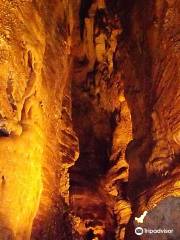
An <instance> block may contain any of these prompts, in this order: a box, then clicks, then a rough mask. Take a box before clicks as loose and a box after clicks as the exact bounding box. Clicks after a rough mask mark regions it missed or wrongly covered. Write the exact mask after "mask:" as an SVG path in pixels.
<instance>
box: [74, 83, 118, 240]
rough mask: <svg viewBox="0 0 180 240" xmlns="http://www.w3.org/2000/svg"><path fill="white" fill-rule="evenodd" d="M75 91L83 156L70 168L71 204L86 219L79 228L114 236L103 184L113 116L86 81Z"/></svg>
mask: <svg viewBox="0 0 180 240" xmlns="http://www.w3.org/2000/svg"><path fill="white" fill-rule="evenodd" d="M72 93H73V96H72V119H73V124H74V129H75V131H76V133H77V136H78V138H79V145H80V156H79V159H78V160H77V162H76V163H75V165H74V166H73V167H72V168H71V170H70V201H71V205H72V208H73V211H74V212H75V214H76V215H77V216H78V217H80V218H81V220H82V226H81V229H79V231H80V233H81V235H83V236H84V237H85V239H95V237H96V236H99V237H105V238H102V239H113V233H112V232H111V234H110V233H109V232H110V231H112V229H113V227H114V226H113V224H114V223H115V222H113V220H112V216H111V214H112V213H111V211H110V212H109V209H108V208H109V206H108V205H107V201H106V199H105V197H106V196H105V193H104V192H103V191H104V190H103V188H102V186H101V181H102V179H103V178H104V177H105V175H106V173H107V171H108V169H109V158H110V150H111V144H112V123H111V118H112V117H111V114H110V113H108V112H107V111H105V110H103V109H101V107H100V106H98V105H96V104H95V102H93V98H92V97H91V96H90V95H89V93H88V92H87V91H84V88H83V84H82V87H81V88H80V87H79V86H77V85H76V84H74V85H73V87H72ZM108 223H110V225H109V226H107V225H108ZM92 229H93V230H94V231H95V233H93V231H92ZM106 231H107V233H106ZM108 234H110V235H111V237H110V238H108V237H107V236H108ZM93 236H94V237H93ZM99 239H101V238H99Z"/></svg>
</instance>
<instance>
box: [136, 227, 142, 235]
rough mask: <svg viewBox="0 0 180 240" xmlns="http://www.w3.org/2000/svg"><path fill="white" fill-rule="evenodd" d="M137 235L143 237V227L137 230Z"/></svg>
mask: <svg viewBox="0 0 180 240" xmlns="http://www.w3.org/2000/svg"><path fill="white" fill-rule="evenodd" d="M135 234H136V235H138V236H141V235H143V228H142V227H137V228H135Z"/></svg>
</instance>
